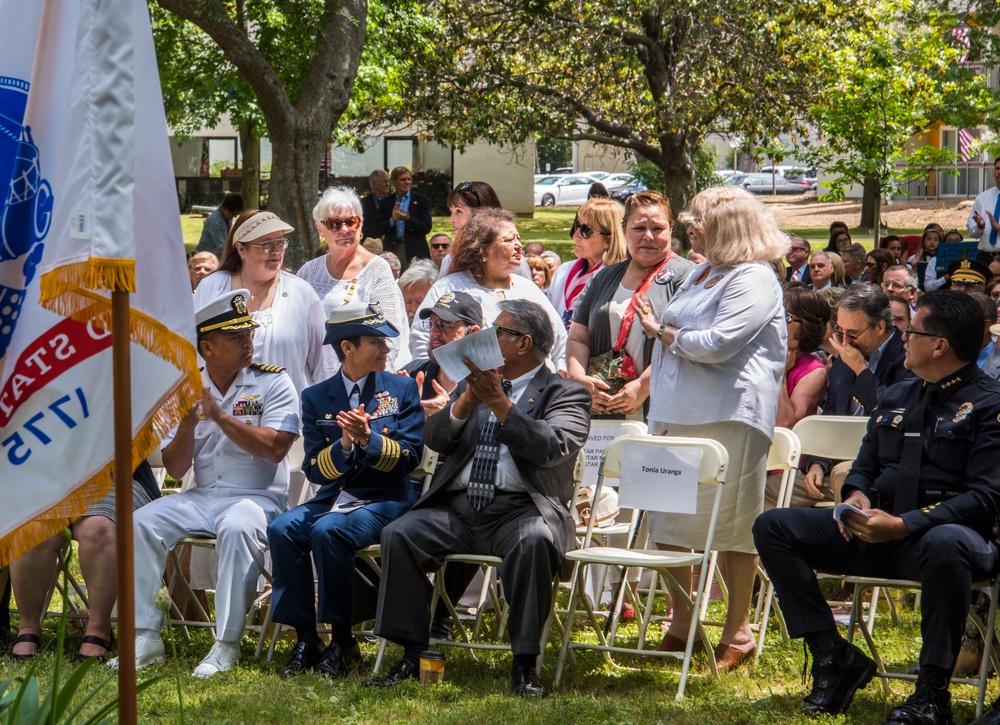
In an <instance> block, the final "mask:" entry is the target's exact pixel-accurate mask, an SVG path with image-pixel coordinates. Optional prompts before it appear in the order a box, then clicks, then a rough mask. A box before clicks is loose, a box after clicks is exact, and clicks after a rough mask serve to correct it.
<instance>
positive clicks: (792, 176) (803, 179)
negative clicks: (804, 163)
mask: <svg viewBox="0 0 1000 725" xmlns="http://www.w3.org/2000/svg"><path fill="white" fill-rule="evenodd" d="M785 180H786V181H791V182H792V183H793V184H802V185H803V186H805V187H806V189H808V190H809V191H816V189H817V188H818V187H819V182H818V180H817V178H816V172H815V171H810V170H809V169H805V170H801V171H800V170H796V171H795V172H794V173H792V172H788V173H786V174H785Z"/></svg>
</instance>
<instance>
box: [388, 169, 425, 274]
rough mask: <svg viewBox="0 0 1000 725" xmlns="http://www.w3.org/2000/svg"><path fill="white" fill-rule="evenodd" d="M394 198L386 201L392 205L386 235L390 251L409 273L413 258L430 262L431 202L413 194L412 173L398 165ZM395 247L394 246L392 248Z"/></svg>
mask: <svg viewBox="0 0 1000 725" xmlns="http://www.w3.org/2000/svg"><path fill="white" fill-rule="evenodd" d="M390 179H391V181H392V188H393V189H394V190H395V192H396V193H395V196H394V197H390V198H389V199H387V200H386V201H385V203H387V204H391V205H392V210H391V211H390V212H389V229H388V231H387V232H386V235H385V243H386V246H385V248H386V250H387V251H394V252H395V253H396V256H397V257H399V261H400V262H401V263H402V265H403V271H405V270H406V268H407V266H409V264H410V262H412V261H413V260H414V259H417V258H420V259H430V257H431V252H430V249H429V248H428V247H427V233H428V232H429V231H430V230H431V224H432V222H431V200H430V199H428V198H427V197H426V196H424V195H423V194H418V193H417V192H415V191H411V188H412V187H413V174H412V173H410V170H409V169H408V168H406V167H405V166H397V167H396V168H394V169H393V170H392V174H391V176H390ZM392 245H395V248H393V246H392Z"/></svg>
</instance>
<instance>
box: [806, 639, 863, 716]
mask: <svg viewBox="0 0 1000 725" xmlns="http://www.w3.org/2000/svg"><path fill="white" fill-rule="evenodd" d="M813 656H814V657H815V659H814V661H813V667H812V677H813V688H812V692H810V693H809V694H808V695H807V696H806V697H805V699H804V700H803V701H802V709H803V710H804V711H805V712H808V713H826V714H828V715H839V714H840V713H844V712H847V708H849V707H850V706H851V700H853V699H854V693H855V692H857V691H858V690H860V689H861V688H862V687H864V686H865V685H867V684H868V683H869V682H871V680H872V678H873V677H874V676H875V663H874V662H873V661H872V660H871V659H870V658H869V657H868V656H867V655H866V654H865V653H864V652H862V651H861V650H859V649H858V648H857V647H855V646H854V645H852V644H850V643H848V642H847V641H846V640H844V639H841V638H840V637H837V638H836V640H834V643H833V644H832V645H831V646H830V647H828V648H827V649H826V650H825V651H821V652H813Z"/></svg>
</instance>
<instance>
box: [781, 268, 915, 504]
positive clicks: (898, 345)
mask: <svg viewBox="0 0 1000 725" xmlns="http://www.w3.org/2000/svg"><path fill="white" fill-rule="evenodd" d="M833 329H834V334H833V336H832V337H831V338H830V344H831V345H832V346H833V348H834V350H835V351H836V352H837V358H836V359H835V360H834V361H833V364H832V365H831V366H830V387H829V388H828V389H827V393H826V401H825V402H824V403H823V414H824V415H864V416H868V415H871V413H872V411H873V410H875V406H876V405H877V404H878V400H879V398H880V397H881V395H882V393H883V392H884V391H885V389H886V388H887V387H889V386H890V385H893V384H895V383H898V382H901V381H903V380H912V379H913V377H914V375H913V373H912V372H910V371H909V370H907V369H906V368H905V367H904V366H903V360H904V359H905V358H906V350H905V349H904V347H903V336H902V335H901V334H900V332H899V330H898V329H896V327H895V326H894V325H893V324H892V307H891V306H890V305H889V298H888V297H886V295H885V292H883V291H882V290H881V289H880V288H879V287H878V285H873V284H856V285H853V286H851V287H850V288H848V290H847V291H846V292H845V293H844V294H843V296H842V297H841V298H840V302H839V303H838V304H837V324H836V325H834V328H833ZM833 463H834V462H833V461H831V460H828V459H825V458H814V457H811V456H807V457H806V459H805V461H804V462H803V466H802V470H803V471H805V477H804V479H803V480H802V482H801V484H802V486H803V488H804V489H805V491H806V493H807V494H808V495H809V496H810V497H812V498H814V499H824V498H826V499H831V500H832V498H833V496H832V490H831V487H830V486H829V485H827V483H824V478H825V477H826V475H827V474H828V473H830V470H831V467H832V466H833ZM846 474H847V471H846V470H844V471H843V475H846Z"/></svg>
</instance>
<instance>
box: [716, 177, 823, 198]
mask: <svg viewBox="0 0 1000 725" xmlns="http://www.w3.org/2000/svg"><path fill="white" fill-rule="evenodd" d="M726 184H729V185H731V186H742V187H743V188H744V189H746V190H747V191H749V192H750V193H751V194H761V195H765V194H772V193H773V194H782V195H784V194H804V193H805V192H806V191H807V190H808V189H807V187H806V186H805V185H803V184H796V183H792V182H791V181H788V180H787V179H786V178H785V177H784V176H781V175H779V174H746V175H744V176H731V177H729V178H728V179H727V180H726Z"/></svg>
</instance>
